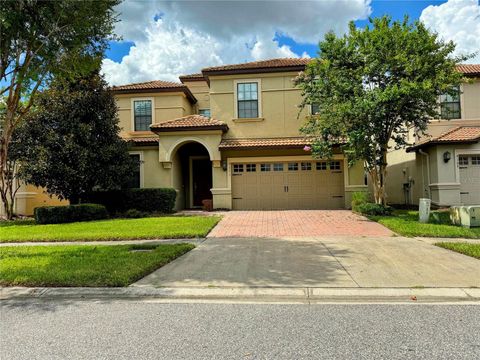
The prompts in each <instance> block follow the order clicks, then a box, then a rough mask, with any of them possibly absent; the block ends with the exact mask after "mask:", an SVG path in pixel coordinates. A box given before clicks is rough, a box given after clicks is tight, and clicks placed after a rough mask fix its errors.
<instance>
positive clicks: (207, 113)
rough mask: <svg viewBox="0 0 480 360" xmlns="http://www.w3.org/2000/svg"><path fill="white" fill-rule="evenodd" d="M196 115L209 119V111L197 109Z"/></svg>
mask: <svg viewBox="0 0 480 360" xmlns="http://www.w3.org/2000/svg"><path fill="white" fill-rule="evenodd" d="M198 115H202V116H205V117H208V118H209V117H211V114H210V109H198Z"/></svg>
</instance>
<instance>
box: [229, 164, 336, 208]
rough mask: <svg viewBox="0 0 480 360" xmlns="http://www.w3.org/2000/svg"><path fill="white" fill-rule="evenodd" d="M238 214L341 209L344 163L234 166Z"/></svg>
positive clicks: (234, 200) (235, 203)
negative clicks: (284, 210)
mask: <svg viewBox="0 0 480 360" xmlns="http://www.w3.org/2000/svg"><path fill="white" fill-rule="evenodd" d="M231 170H232V198H233V209H236V210H281V209H340V208H343V207H344V198H343V196H344V178H343V176H344V174H343V161H338V160H334V161H331V162H327V161H304V162H301V161H291V162H262V163H254V162H252V163H242V164H232V169H231Z"/></svg>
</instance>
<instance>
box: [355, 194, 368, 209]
mask: <svg viewBox="0 0 480 360" xmlns="http://www.w3.org/2000/svg"><path fill="white" fill-rule="evenodd" d="M367 202H368V193H367V192H365V191H356V192H354V193H353V194H352V210H353V211H356V212H360V211H359V210H358V206H359V205H361V204H366V203H367Z"/></svg>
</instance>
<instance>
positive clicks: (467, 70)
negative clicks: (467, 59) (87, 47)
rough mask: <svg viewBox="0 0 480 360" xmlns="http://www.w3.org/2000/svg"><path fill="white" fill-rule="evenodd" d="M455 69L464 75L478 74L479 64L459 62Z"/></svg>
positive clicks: (479, 73) (479, 71) (479, 74)
mask: <svg viewBox="0 0 480 360" xmlns="http://www.w3.org/2000/svg"><path fill="white" fill-rule="evenodd" d="M457 70H458V71H459V72H461V73H463V74H464V75H466V76H477V75H478V76H480V64H460V65H457Z"/></svg>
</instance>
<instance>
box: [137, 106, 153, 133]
mask: <svg viewBox="0 0 480 360" xmlns="http://www.w3.org/2000/svg"><path fill="white" fill-rule="evenodd" d="M133 122H134V130H135V131H149V130H150V125H152V100H134V101H133Z"/></svg>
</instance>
